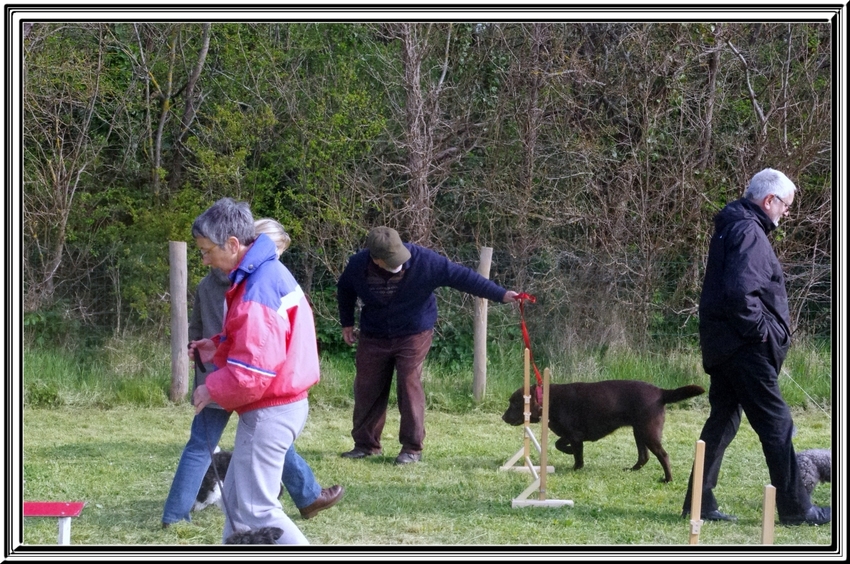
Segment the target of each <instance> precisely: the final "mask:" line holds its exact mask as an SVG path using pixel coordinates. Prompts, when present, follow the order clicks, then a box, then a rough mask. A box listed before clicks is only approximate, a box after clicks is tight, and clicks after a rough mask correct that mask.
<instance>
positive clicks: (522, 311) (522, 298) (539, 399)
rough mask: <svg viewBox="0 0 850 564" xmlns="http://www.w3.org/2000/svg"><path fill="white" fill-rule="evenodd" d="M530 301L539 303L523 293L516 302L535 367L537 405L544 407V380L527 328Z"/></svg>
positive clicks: (524, 339)
mask: <svg viewBox="0 0 850 564" xmlns="http://www.w3.org/2000/svg"><path fill="white" fill-rule="evenodd" d="M526 300H528V301H529V302H531V303H534V302H536V301H537V298H535V297H534V296H532V295H531V294H526V293H525V292H522V293H520V294H518V295H517V297H516V301H518V302H519V320H520V327H521V328H522V339H523V341H525V348H527V349H528V358H529V359H530V360H531V366H533V367H534V375H535V376H536V377H537V405H541V406H542V405H543V378H541V377H540V371H539V370H538V369H537V365H536V364H535V363H534V357H533V356H532V354H531V339H530V338H529V336H528V328H527V327H526V326H525V301H526Z"/></svg>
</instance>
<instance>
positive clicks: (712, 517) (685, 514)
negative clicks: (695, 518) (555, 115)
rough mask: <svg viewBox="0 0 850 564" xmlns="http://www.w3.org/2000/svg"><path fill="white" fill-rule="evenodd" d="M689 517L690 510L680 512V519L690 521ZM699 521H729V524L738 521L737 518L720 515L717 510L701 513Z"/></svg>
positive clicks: (724, 514)
mask: <svg viewBox="0 0 850 564" xmlns="http://www.w3.org/2000/svg"><path fill="white" fill-rule="evenodd" d="M690 517H691V510H690V509H686V510H684V511H682V519H690ZM700 520H702V521H730V522H735V521H737V520H738V518H737V517H735V516H734V515H728V514H726V513H721V512H720V511H719V510H717V509H713V510H711V511H708V512H706V513H703V514H702V515H701V516H700Z"/></svg>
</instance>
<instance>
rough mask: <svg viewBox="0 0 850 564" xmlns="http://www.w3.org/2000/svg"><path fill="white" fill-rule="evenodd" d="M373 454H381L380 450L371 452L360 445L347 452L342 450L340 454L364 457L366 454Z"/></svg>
mask: <svg viewBox="0 0 850 564" xmlns="http://www.w3.org/2000/svg"><path fill="white" fill-rule="evenodd" d="M375 454H381V451H380V450H376V451H374V452H373V451H371V450H366V449H363V448H360V447H354V448H353V449H351V450H350V451H348V452H343V453H342V454H340V456H341V457H343V458H366V457H367V456H373V455H375Z"/></svg>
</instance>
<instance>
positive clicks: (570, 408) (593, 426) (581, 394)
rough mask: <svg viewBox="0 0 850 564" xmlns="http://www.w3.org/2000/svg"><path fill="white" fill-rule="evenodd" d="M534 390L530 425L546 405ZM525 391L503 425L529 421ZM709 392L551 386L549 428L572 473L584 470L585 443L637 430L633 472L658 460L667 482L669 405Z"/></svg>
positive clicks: (632, 384) (608, 384) (610, 384)
mask: <svg viewBox="0 0 850 564" xmlns="http://www.w3.org/2000/svg"><path fill="white" fill-rule="evenodd" d="M536 387H537V386H531V402H530V407H531V414H530V418H529V421H530V422H531V423H538V422H540V417H541V415H542V414H543V406H541V405H540V403H539V402H538V400H537V393H536V390H535V388H536ZM522 392H523V389H522V388H520V389H518V390H517V391H516V392H514V393H513V395H511V399H510V405H509V406H508V409H507V410H506V411H505V413H504V415H502V420H503V421H505V423H509V424H511V425H522V424H523V421H524V417H523V411H524V408H525V405H524V401H523V393H522ZM702 393H705V390H704V389H703V388H701V387H700V386H696V385H689V386H682V387H681V388H676V389H674V390H665V389H663V388H659V387H658V386H654V385H652V384H649V383H647V382H641V381H639V380H604V381H601V382H575V383H572V384H550V385H549V429H551V430H552V432H553V433H555V434H556V435H558V437H559V438H558V440H557V441H556V442H555V448H557V449H558V450H560V451H561V452H563V453H565V454H572V455H573V457H574V459H575V464H574V465H573V468H574V469H575V470H578V469H580V468H582V467H583V466H584V443H585V441H598V440H599V439H601V438H603V437H606V436H608V435H610V434H611V433H613V432H614V431H616V430H617V429H619V428H620V427H632V430H633V432H634V436H635V443H636V444H637V450H638V460H637V462H636V463H635V465H634V466H632V467H631V469H632V470H639V469H640V468H642V467H643V466H644V464H646V462H647V461H648V460H649V453H650V452H652V454H654V455H655V457H656V458H657V459H658V461H659V462H660V463H661V467H662V468H664V478H663V481H664V482H669V481H671V480H672V479H673V475H672V473H671V472H670V457H669V456H668V455H667V451H665V450H664V448H663V447H662V446H661V433H662V431H663V429H664V413H665V407H664V406H665V405H667V404H669V403H675V402H679V401H683V400H686V399H688V398H692V397H694V396H698V395H700V394H702Z"/></svg>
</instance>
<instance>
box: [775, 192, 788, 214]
mask: <svg viewBox="0 0 850 564" xmlns="http://www.w3.org/2000/svg"><path fill="white" fill-rule="evenodd" d="M773 197H774V198H776V199H777V200H779V201H780V202H782V205H783V206H785V210H786V211H787V210H790V209H791V206H789V205H788V204H786V203H785V200H783V199H782V198H780V197H779V196H777V195H776V194H774V195H773Z"/></svg>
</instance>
